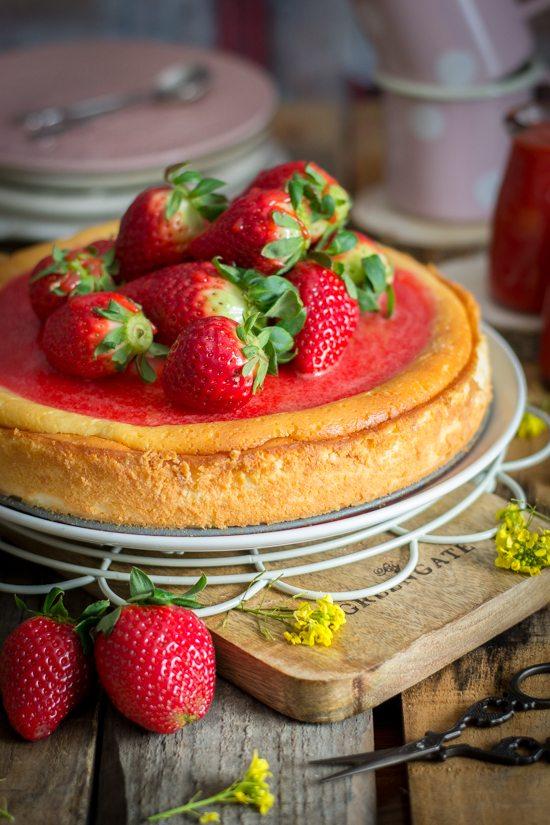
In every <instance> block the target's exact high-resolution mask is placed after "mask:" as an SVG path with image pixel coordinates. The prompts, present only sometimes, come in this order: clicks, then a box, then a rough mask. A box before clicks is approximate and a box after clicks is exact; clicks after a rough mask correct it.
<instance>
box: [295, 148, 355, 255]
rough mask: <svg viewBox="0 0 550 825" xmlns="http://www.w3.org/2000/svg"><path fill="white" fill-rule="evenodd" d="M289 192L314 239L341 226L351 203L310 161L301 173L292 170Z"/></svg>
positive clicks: (340, 188)
mask: <svg viewBox="0 0 550 825" xmlns="http://www.w3.org/2000/svg"><path fill="white" fill-rule="evenodd" d="M288 193H289V195H290V199H291V202H292V205H293V207H294V209H295V210H296V212H297V214H298V216H299V217H300V218H301V219H302V220H303V221H304V223H305V224H306V226H307V227H308V229H309V230H310V233H311V236H312V238H313V240H317V239H318V238H319V237H322V235H323V234H324V233H325V232H326V231H327V230H331V231H334V230H335V229H337V228H338V227H339V226H341V225H342V224H343V223H344V222H345V220H346V217H347V215H348V212H349V209H350V206H351V201H350V198H349V195H348V194H347V192H346V191H345V189H343V188H342V187H341V186H340V185H339V184H338V183H337V182H336V181H335V180H334V179H333V178H331V177H330V176H329V175H326V173H323V171H322V170H321V169H320V168H319V167H318V166H317V165H316V164H313V163H308V164H307V165H306V167H305V169H304V171H303V172H302V173H299V172H295V173H294V175H293V176H292V178H291V179H290V181H289V182H288Z"/></svg>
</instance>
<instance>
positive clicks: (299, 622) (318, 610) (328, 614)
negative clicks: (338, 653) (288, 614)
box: [284, 596, 346, 647]
mask: <svg viewBox="0 0 550 825" xmlns="http://www.w3.org/2000/svg"><path fill="white" fill-rule="evenodd" d="M293 618H294V626H293V628H292V631H287V632H286V633H285V634H284V637H285V639H286V640H287V642H289V643H290V644H291V645H308V646H309V647H313V646H314V645H323V646H324V647H330V645H331V644H332V642H333V639H334V634H335V632H336V631H337V630H339V629H340V628H341V627H342V625H344V624H345V623H346V616H345V613H344V611H343V610H342V608H341V607H340V605H338V604H334V602H333V601H332V596H323V597H322V598H321V599H317V601H316V603H315V605H313V604H312V603H311V602H301V603H300V604H299V605H298V607H297V608H296V610H295V611H294V613H293Z"/></svg>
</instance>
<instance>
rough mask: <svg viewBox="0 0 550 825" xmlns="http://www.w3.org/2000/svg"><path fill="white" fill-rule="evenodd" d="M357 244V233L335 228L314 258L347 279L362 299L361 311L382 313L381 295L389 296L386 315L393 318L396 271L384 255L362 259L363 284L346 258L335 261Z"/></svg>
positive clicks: (352, 294) (348, 286)
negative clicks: (391, 267)
mask: <svg viewBox="0 0 550 825" xmlns="http://www.w3.org/2000/svg"><path fill="white" fill-rule="evenodd" d="M356 245H357V238H356V236H355V235H354V233H353V232H350V231H348V230H345V229H341V230H337V231H336V232H334V231H332V232H330V233H328V234H325V236H324V237H322V238H321V239H320V241H319V242H318V243H317V245H316V247H315V250H314V251H313V252H312V253H311V255H310V257H311V258H313V260H315V261H317V263H319V264H321V266H324V267H326V268H327V269H331V270H332V271H333V272H334V273H335V274H336V275H338V276H339V277H340V278H341V279H342V280H343V281H344V283H345V285H346V289H347V291H348V294H349V295H350V297H351V298H353V299H354V300H355V301H357V302H358V304H359V307H360V309H361V312H379V311H380V298H381V296H382V295H386V316H387V317H388V318H391V316H392V315H393V312H394V309H395V290H394V287H393V271H391V270H389V269H388V266H387V265H386V263H385V262H384V259H383V258H382V256H381V255H379V254H378V253H376V252H373V253H372V254H371V255H366V256H365V257H364V258H362V259H361V277H360V281H359V283H356V281H354V280H353V278H352V277H351V276H350V275H349V273H348V272H347V271H346V267H345V264H344V263H343V261H341V260H340V261H336V260H334V259H335V257H337V256H339V255H344V254H345V253H347V252H351V250H353V249H354V248H355V247H356Z"/></svg>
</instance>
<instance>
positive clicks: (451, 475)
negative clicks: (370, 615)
mask: <svg viewBox="0 0 550 825" xmlns="http://www.w3.org/2000/svg"><path fill="white" fill-rule="evenodd" d="M484 330H485V333H486V334H487V338H488V341H489V351H490V358H491V365H492V370H493V384H494V401H493V406H492V410H491V415H490V417H489V420H488V422H487V425H486V426H485V428H484V431H483V433H482V435H481V437H480V438H479V439H478V441H477V442H476V443H475V445H474V446H473V448H472V449H471V450H470V452H468V453H467V454H466V455H465V456H464V457H463V458H462V459H461V460H460V461H459V462H458V463H457V464H455V465H454V466H453V467H452V468H451V469H449V470H448V471H447V472H446V473H445V474H444V475H443V476H440V477H439V478H437V479H436V480H435V481H432V482H428V483H427V484H426V485H425V486H424V487H422V488H421V489H415V490H414V491H413V492H411V493H408V494H406V495H404V496H403V497H402V498H400V499H399V500H398V501H392V502H391V503H389V504H387V505H385V506H377V507H375V508H374V509H373V503H372V502H371V503H370V504H365V505H364V507H363V508H361V507H359V508H353V510H354V512H355V513H356V514H355V515H349V514H348V513H349V509H348V510H346V511H340V512H339V513H334V514H328V515H327V519H329V520H327V521H325V522H323V523H313V524H312V523H311V521H312V520H311V519H310V520H308V519H303V520H302V521H299V522H294V523H292V525H291V526H289V523H287V524H286V525H285V524H282V525H278V526H277V527H276V529H275V527H273V528H272V529H269V527H268V528H267V531H266V532H259V528H258V527H256V528H255V527H249V528H243V529H240V530H239V529H233V530H194V531H193V530H185V531H181V533H179V534H174V533H172V534H171V535H167V531H164V532H162V531H160V532H158V533H148V534H144V533H140V532H139V531H138V532H135V533H130V532H126V531H122V530H116V529H101V528H92V527H84V526H81V525H78V524H66V523H62V522H58V521H53V520H51V519H47V518H41V517H38V516H35V515H30V514H28V513H24V512H21V511H19V510H15V509H13V508H11V507H7V506H0V519H2V520H4V521H5V522H6V523H11V524H18V525H21V526H24V527H27V528H30V529H33V530H37V531H39V532H43V533H47V534H49V535H55V536H59V537H62V538H64V539H70V540H73V541H84V542H89V543H92V544H106V545H114V546H116V545H123V546H124V547H125V548H132V549H139V550H156V551H165V552H173V551H178V550H179V551H182V550H194V551H200V552H219V551H227V550H245V549H251V548H256V547H260V548H265V547H280V546H285V545H290V544H302V543H305V542H312V541H320V540H322V539H327V538H333V537H335V536H341V535H346V534H349V533H352V532H355V531H357V530H360V529H363V528H365V527H370V526H373V525H376V524H380V523H382V522H385V521H389V520H390V519H397V518H399V517H400V516H403V515H404V514H406V513H408V512H411V511H412V510H413V509H415V508H417V507H421V506H425V505H428V504H430V503H432V502H434V501H436V500H437V499H439V498H441V497H442V496H444V495H447V494H448V493H450V492H452V491H453V490H455V489H457V488H458V487H460V486H461V485H463V484H465V483H466V482H468V481H471V480H472V479H473V478H475V477H476V476H477V475H478V474H479V473H480V472H481V471H482V470H484V469H486V468H487V467H488V466H489V465H490V464H491V463H492V462H494V461H495V460H496V459H497V458H498V456H499V455H501V453H502V452H503V451H504V450H505V448H506V446H507V445H508V443H509V442H510V441H511V440H512V438H513V437H514V435H515V433H516V431H517V428H518V426H519V422H520V420H521V416H522V414H523V410H524V408H525V403H526V383H525V376H524V374H523V371H522V368H521V365H520V363H519V361H518V359H517V357H516V356H515V354H514V352H513V351H512V349H511V348H510V347H509V346H508V344H507V343H506V341H504V339H503V338H502V337H501V336H500V335H499V334H498V333H497V332H495V331H494V330H493V329H491V328H490V327H487V326H485V327H484ZM357 511H360V512H357ZM260 529H262V530H265V529H266V528H265V527H263V528H260Z"/></svg>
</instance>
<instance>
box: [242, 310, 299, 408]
mask: <svg viewBox="0 0 550 825" xmlns="http://www.w3.org/2000/svg"><path fill="white" fill-rule="evenodd" d="M263 324H264V319H263V318H262V315H261V313H258V312H253V311H249V312H247V313H245V316H244V318H243V323H242V324H240V325H239V326H238V327H237V337H238V338H239V339H240V340H241V341H242V343H243V344H244V346H243V348H242V352H243V355H244V356H245V358H246V359H247V360H246V363H245V365H244V366H243V370H242V374H243V375H244V376H245V377H246V376H248V375H253V376H254V382H253V384H252V392H253V393H256V392H258V390H260V389H261V388H262V386H263V384H264V381H265V378H266V376H267V375H277V372H278V365H279V364H286V363H287V362H288V361H290V360H291V359H292V358H294V356H295V354H296V353H295V350H294V337H293V336H292V335H291V334H290V333H289V332H288V331H287V330H286V329H284V327H283V326H282V325H281V324H275V325H274V326H267V327H266V326H263Z"/></svg>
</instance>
